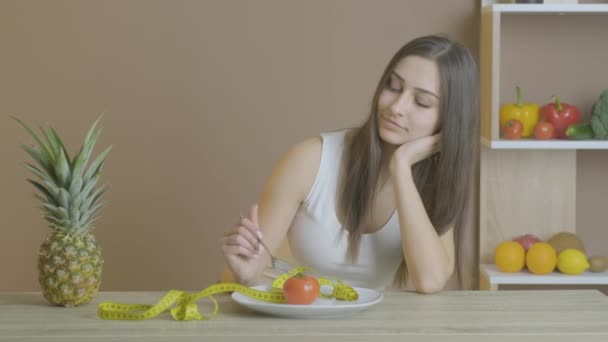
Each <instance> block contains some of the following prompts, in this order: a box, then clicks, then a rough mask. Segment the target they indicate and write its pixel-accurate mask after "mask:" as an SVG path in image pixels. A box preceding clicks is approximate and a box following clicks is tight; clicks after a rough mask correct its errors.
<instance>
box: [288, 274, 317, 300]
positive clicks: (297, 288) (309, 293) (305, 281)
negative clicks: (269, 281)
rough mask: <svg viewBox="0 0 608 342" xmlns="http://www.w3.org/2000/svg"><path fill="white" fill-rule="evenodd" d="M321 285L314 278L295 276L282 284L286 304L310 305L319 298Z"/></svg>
mask: <svg viewBox="0 0 608 342" xmlns="http://www.w3.org/2000/svg"><path fill="white" fill-rule="evenodd" d="M320 292H321V285H320V284H319V281H318V280H317V278H315V277H310V276H302V275H295V276H293V277H291V278H289V279H287V281H286V282H285V284H283V294H285V300H286V301H287V304H310V303H312V302H314V301H315V299H317V297H319V293H320Z"/></svg>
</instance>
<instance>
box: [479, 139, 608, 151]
mask: <svg viewBox="0 0 608 342" xmlns="http://www.w3.org/2000/svg"><path fill="white" fill-rule="evenodd" d="M481 143H482V145H483V146H485V147H489V148H492V149H510V150H515V149H532V150H606V149H608V140H557V139H552V140H534V139H518V140H506V139H501V140H488V139H486V138H481Z"/></svg>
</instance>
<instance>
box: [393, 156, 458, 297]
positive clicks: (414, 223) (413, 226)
mask: <svg viewBox="0 0 608 342" xmlns="http://www.w3.org/2000/svg"><path fill="white" fill-rule="evenodd" d="M392 181H393V187H394V190H395V202H396V206H397V211H398V213H399V224H400V227H401V242H402V244H403V253H404V257H405V261H406V265H407V268H408V277H410V278H411V280H412V283H413V284H414V286H415V287H416V290H417V291H418V292H423V293H432V292H437V291H440V290H441V289H443V287H444V285H445V283H446V282H447V280H448V279H449V278H450V276H451V275H452V272H453V262H452V261H451V260H452V259H453V258H451V257H450V256H449V255H448V253H447V251H446V249H445V247H444V245H443V243H442V241H441V239H440V237H439V235H438V234H437V232H436V231H435V228H434V227H433V224H432V222H431V220H430V219H429V216H428V214H427V212H426V210H425V208H424V205H423V203H422V198H421V197H420V194H419V192H418V190H417V188H416V185H415V183H414V179H413V177H412V172H411V168H410V167H409V165H408V166H407V167H401V168H400V169H399V171H398V172H392Z"/></svg>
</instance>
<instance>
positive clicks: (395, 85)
mask: <svg viewBox="0 0 608 342" xmlns="http://www.w3.org/2000/svg"><path fill="white" fill-rule="evenodd" d="M386 87H387V88H388V89H389V90H390V91H401V84H399V82H397V81H395V80H392V79H389V80H388V81H387V82H386Z"/></svg>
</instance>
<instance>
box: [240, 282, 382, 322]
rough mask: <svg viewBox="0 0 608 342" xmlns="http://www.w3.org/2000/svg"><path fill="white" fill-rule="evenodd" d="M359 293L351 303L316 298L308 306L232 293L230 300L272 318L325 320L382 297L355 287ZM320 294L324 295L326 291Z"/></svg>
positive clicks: (353, 311)
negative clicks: (269, 301) (271, 301)
mask: <svg viewBox="0 0 608 342" xmlns="http://www.w3.org/2000/svg"><path fill="white" fill-rule="evenodd" d="M252 288H253V289H256V290H262V291H268V290H270V289H271V286H269V285H260V286H253V287H252ZM354 289H355V290H356V291H357V293H359V299H357V300H356V301H352V302H347V301H341V300H336V299H333V298H332V299H326V298H317V300H315V301H314V302H313V303H312V304H310V305H294V304H277V303H268V302H263V301H261V300H257V299H253V298H251V297H247V296H245V295H244V294H241V293H238V292H233V293H232V299H233V300H234V301H235V302H237V303H239V304H240V305H242V306H244V307H247V308H249V309H252V310H255V311H258V312H262V313H265V314H269V315H273V316H282V317H290V318H326V317H336V316H345V315H350V314H353V313H356V312H359V311H361V310H363V309H366V308H368V307H370V306H372V305H374V304H377V303H379V302H380V301H381V300H382V298H384V295H383V294H382V293H381V292H378V291H376V290H372V289H367V288H362V287H355V288H354ZM323 290H324V289H323V288H322V292H323V293H325V292H326V291H323Z"/></svg>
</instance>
